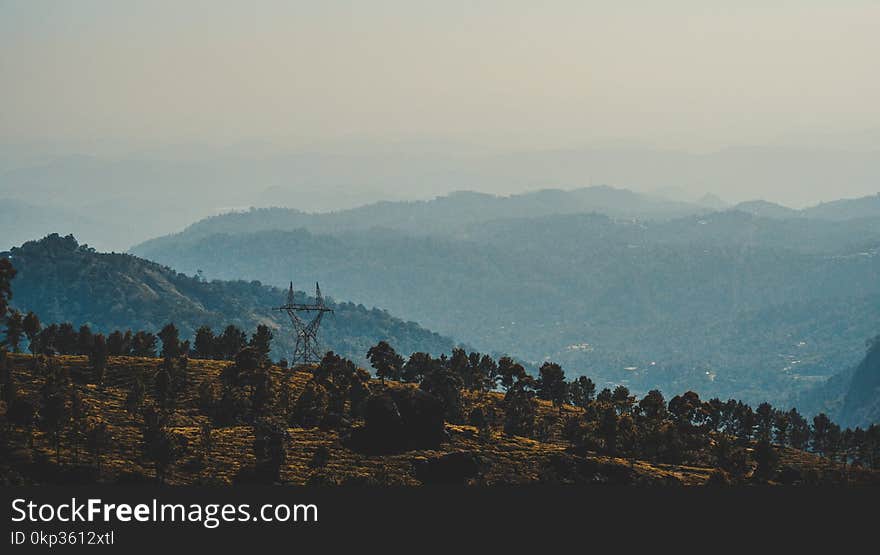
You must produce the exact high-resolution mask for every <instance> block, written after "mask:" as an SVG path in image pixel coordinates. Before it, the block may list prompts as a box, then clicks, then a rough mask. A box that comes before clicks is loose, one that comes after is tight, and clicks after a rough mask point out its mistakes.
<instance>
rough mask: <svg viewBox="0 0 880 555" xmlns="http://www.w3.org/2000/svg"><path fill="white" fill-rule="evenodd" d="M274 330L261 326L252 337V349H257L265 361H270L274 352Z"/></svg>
mask: <svg viewBox="0 0 880 555" xmlns="http://www.w3.org/2000/svg"><path fill="white" fill-rule="evenodd" d="M272 338H273V334H272V330H270V329H269V326H266V325H264V324H260V325H258V326H257V331H256V332H255V333H254V334H253V335H252V336H251V342H250V347H251V348H253V349H255V350H256V351H257V352H258V353H259V354H260V357H261V358H262V359H263V360H269V352H270V351H271V350H272Z"/></svg>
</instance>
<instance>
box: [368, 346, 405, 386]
mask: <svg viewBox="0 0 880 555" xmlns="http://www.w3.org/2000/svg"><path fill="white" fill-rule="evenodd" d="M367 358H368V359H369V360H370V364H371V365H372V366H373V368H375V369H376V376H378V377H379V379H380V380H382V383H383V384H384V383H385V379H386V378H387V379H389V380H399V379H400V377H401V373H402V372H403V357H402V356H400V355H399V354H397V351H395V350H394V348H393V347H392V346H391V345H389V344H388V342H386V341H380V342H379V343H377V344H376V345H374V346H372V347H370V349H369V350H368V351H367Z"/></svg>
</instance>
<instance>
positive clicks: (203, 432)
mask: <svg viewBox="0 0 880 555" xmlns="http://www.w3.org/2000/svg"><path fill="white" fill-rule="evenodd" d="M213 431H214V429H213V428H212V427H211V422H210V421H207V420H206V421H205V422H202V425H201V426H199V458H200V459H201V461H202V463H204V462H205V461H206V460H208V459H210V458H211V451H212V450H213V449H214V434H213Z"/></svg>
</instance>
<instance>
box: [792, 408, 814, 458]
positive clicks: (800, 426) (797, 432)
mask: <svg viewBox="0 0 880 555" xmlns="http://www.w3.org/2000/svg"><path fill="white" fill-rule="evenodd" d="M788 420H789V423H790V424H789V427H790V430H789V433H788V437H789V441H790V442H791V446H792V447H794V448H795V449H800V450H801V451H803V450H805V449H806V448H807V446H808V445H809V443H810V425H809V424H808V423H807V419H806V418H804V417H803V416H801V414H800V413H799V412H798V411H797V409H794V408H793V409H791V410H790V411H788Z"/></svg>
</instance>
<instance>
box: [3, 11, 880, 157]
mask: <svg viewBox="0 0 880 555" xmlns="http://www.w3.org/2000/svg"><path fill="white" fill-rule="evenodd" d="M878 53H880V2H877V1H876V0H864V1H860V0H822V1H820V0H785V1H783V0H760V1H757V0H738V1H736V2H729V1H725V2H716V1H709V0H668V1H665V2H658V1H656V0H650V1H626V0H616V1H614V2H610V1H609V2H593V1H587V0H577V1H552V0H546V1H543V2H535V1H534V0H530V1H518V0H503V1H480V0H468V1H457V0H443V1H435V2H417V1H412V0H406V1H403V0H401V1H397V0H394V1H392V0H385V1H382V0H371V1H363V2H340V1H330V0H327V1H320V2H317V1H314V2H294V1H255V0H250V1H247V2H244V1H241V2H222V1H217V0H215V1H204V2H196V1H190V2H187V1H182V0H174V1H168V2H166V1H157V0H151V1H149V2H147V1H144V2H128V1H125V2H119V1H106V2H103V1H87V0H78V1H75V2H74V1H69V2H62V1H58V2H48V1H46V2H40V1H34V0H25V1H20V2H19V1H6V0H0V80H2V87H0V143H2V144H5V145H13V144H17V145H21V144H63V145H66V147H67V148H69V149H70V150H71V151H77V150H86V151H88V150H89V149H93V148H99V147H100V146H96V145H103V146H104V147H107V145H112V146H115V147H116V148H118V149H122V150H125V149H127V148H131V149H135V148H143V147H155V146H162V145H173V144H183V143H200V144H206V145H215V146H218V145H234V144H240V143H247V142H250V141H260V142H269V143H272V144H276V145H280V146H282V147H292V146H299V145H304V144H312V143H321V142H325V141H336V140H340V139H350V138H357V139H365V140H368V141H369V140H371V139H381V140H410V139H415V138H418V139H425V138H430V139H432V140H438V141H451V142H461V143H471V144H477V145H484V146H488V147H493V148H500V149H509V148H513V149H518V148H570V147H582V146H595V145H609V144H615V145H620V144H627V145H642V146H649V147H662V148H676V149H687V150H691V151H707V150H712V149H716V148H723V147H725V146H733V145H768V144H777V145H778V144H799V145H801V144H821V145H823V146H826V145H829V144H830V145H834V144H837V143H838V142H839V144H840V145H842V146H845V147H847V148H860V149H871V148H875V147H876V140H877V138H878V133H877V130H878V129H880V102H878V98H880V62H878Z"/></svg>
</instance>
